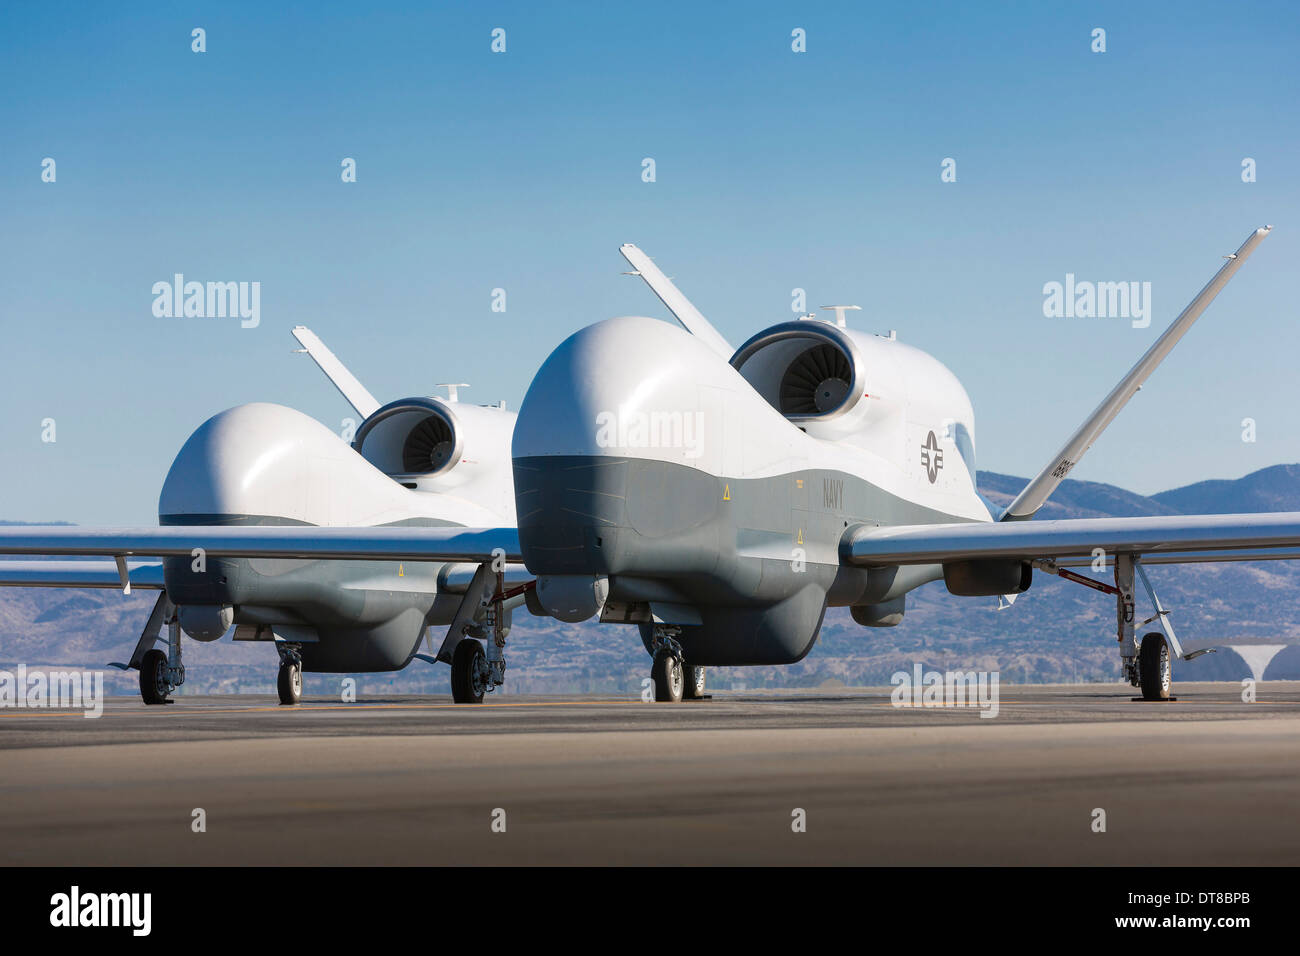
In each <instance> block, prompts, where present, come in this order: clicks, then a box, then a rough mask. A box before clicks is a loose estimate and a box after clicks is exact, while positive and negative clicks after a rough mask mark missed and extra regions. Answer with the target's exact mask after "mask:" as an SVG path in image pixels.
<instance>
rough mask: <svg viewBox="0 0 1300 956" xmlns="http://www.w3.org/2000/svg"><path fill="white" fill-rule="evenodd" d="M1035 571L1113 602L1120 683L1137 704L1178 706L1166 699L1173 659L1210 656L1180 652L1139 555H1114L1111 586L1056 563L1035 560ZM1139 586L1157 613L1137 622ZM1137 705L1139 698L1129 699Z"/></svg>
mask: <svg viewBox="0 0 1300 956" xmlns="http://www.w3.org/2000/svg"><path fill="white" fill-rule="evenodd" d="M1034 567H1036V568H1038V569H1039V570H1041V571H1046V572H1048V573H1049V574H1055V575H1057V576H1058V577H1062V578H1065V579H1066V580H1067V581H1074V582H1076V583H1078V584H1083V585H1085V586H1087V587H1090V588H1092V589H1093V590H1096V591H1102V592H1104V593H1106V594H1110V595H1113V596H1114V597H1115V618H1116V631H1117V634H1118V642H1119V659H1120V666H1121V667H1122V669H1123V673H1124V677H1125V679H1126V680H1128V682H1129V683H1130V684H1132V685H1133V686H1134V687H1136V688H1138V689H1139V690H1140V691H1141V692H1142V697H1141V700H1148V701H1169V700H1177V699H1178V698H1177V697H1171V696H1170V690H1171V689H1172V687H1173V661H1174V659H1175V658H1176V659H1178V660H1184V661H1190V660H1192V659H1193V658H1196V657H1200V656H1201V655H1202V654H1205V653H1208V650H1209V649H1203V650H1198V651H1192V652H1191V653H1189V654H1184V653H1183V647H1182V645H1181V644H1180V643H1179V642H1178V637H1177V635H1176V634H1175V633H1174V625H1173V622H1172V621H1170V620H1169V610H1168V609H1167V608H1166V607H1165V606H1164V605H1163V604H1161V603H1160V598H1159V597H1158V596H1157V595H1156V592H1155V588H1153V587H1152V586H1151V581H1150V579H1149V578H1147V573H1146V569H1145V568H1143V567H1142V557H1141V555H1138V554H1118V555H1116V556H1115V583H1114V584H1113V585H1110V584H1106V583H1105V582H1103V581H1098V580H1096V579H1095V578H1090V577H1087V576H1086V575H1082V574H1079V573H1077V572H1075V571H1070V570H1068V569H1066V568H1062V567H1059V566H1058V565H1057V564H1056V562H1055V561H1050V560H1038V561H1035V562H1034ZM1138 580H1140V581H1141V582H1142V586H1143V588H1144V589H1145V590H1146V592H1147V596H1148V597H1150V598H1151V604H1152V607H1154V609H1155V613H1154V614H1152V615H1151V616H1150V617H1148V618H1147V619H1146V620H1143V621H1138V620H1137V614H1136V612H1135V604H1136V602H1135V600H1134V598H1135V593H1134V592H1135V586H1136V582H1137V581H1138ZM1153 621H1154V622H1155V623H1156V625H1157V626H1158V627H1159V628H1160V630H1159V631H1149V632H1148V633H1146V634H1143V635H1142V639H1141V642H1139V641H1138V637H1137V632H1138V631H1139V630H1141V629H1142V628H1144V627H1146V626H1147V625H1148V624H1150V623H1152V622H1153ZM1133 699H1134V700H1138V699H1139V698H1136V697H1135V698H1133Z"/></svg>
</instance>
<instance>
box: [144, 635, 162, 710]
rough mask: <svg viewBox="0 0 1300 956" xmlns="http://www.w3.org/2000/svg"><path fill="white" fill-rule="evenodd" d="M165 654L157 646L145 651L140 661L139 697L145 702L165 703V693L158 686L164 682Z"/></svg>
mask: <svg viewBox="0 0 1300 956" xmlns="http://www.w3.org/2000/svg"><path fill="white" fill-rule="evenodd" d="M166 670H167V655H166V654H164V653H163V652H162V651H160V650H158V648H156V647H155V648H154V649H153V650H151V651H145V655H144V660H142V661H141V662H140V697H141V698H142V699H143V700H144V702H145V703H146V704H165V703H167V695H166V694H165V693H164V692H163V691H162V688H161V687H160V686H159V684H161V683H165V682H166V677H165V676H164V675H165V674H166Z"/></svg>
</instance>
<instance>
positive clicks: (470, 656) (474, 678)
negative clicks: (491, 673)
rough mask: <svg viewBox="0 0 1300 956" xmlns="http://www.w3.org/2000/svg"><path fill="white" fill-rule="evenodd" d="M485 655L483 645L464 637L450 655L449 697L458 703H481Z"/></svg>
mask: <svg viewBox="0 0 1300 956" xmlns="http://www.w3.org/2000/svg"><path fill="white" fill-rule="evenodd" d="M487 678H488V667H487V655H486V654H484V653H483V645H482V644H480V643H479V642H478V641H476V640H474V638H472V637H466V638H464V639H462V640H461V642H460V643H459V644H457V645H456V650H455V651H453V652H452V655H451V699H452V700H454V701H455V702H456V703H458V704H481V703H483V692H484V691H485V690H487Z"/></svg>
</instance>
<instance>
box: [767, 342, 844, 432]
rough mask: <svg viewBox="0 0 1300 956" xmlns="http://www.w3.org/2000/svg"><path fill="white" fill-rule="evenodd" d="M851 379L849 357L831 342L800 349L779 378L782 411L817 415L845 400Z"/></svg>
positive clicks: (828, 410) (837, 406)
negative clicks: (830, 343)
mask: <svg viewBox="0 0 1300 956" xmlns="http://www.w3.org/2000/svg"><path fill="white" fill-rule="evenodd" d="M852 380H853V368H852V366H850V365H849V359H848V356H846V355H845V354H844V353H843V352H841V351H840V350H839V349H837V348H835V346H833V345H824V344H823V345H814V346H813V347H812V348H809V349H805V350H804V351H802V352H800V353H799V355H798V357H797V358H795V360H794V361H793V362H791V363H790V367H789V368H787V369H786V370H785V375H784V376H782V378H781V412H782V414H785V415H818V414H825V413H826V412H832V411H834V410H835V409H837V408H839V406H840V405H842V404H843V403H844V399H845V398H847V397H848V394H849V383H850V382H851V381H852Z"/></svg>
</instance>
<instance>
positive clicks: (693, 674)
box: [682, 664, 704, 700]
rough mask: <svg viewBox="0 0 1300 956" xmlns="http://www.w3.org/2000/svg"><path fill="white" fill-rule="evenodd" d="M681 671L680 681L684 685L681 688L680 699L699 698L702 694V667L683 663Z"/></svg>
mask: <svg viewBox="0 0 1300 956" xmlns="http://www.w3.org/2000/svg"><path fill="white" fill-rule="evenodd" d="M682 671H683V674H682V683H683V684H684V685H685V686H684V687H683V689H682V699H683V700H699V699H700V698H701V697H703V696H704V668H703V667H696V666H694V665H693V664H685V665H683V667H682Z"/></svg>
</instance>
